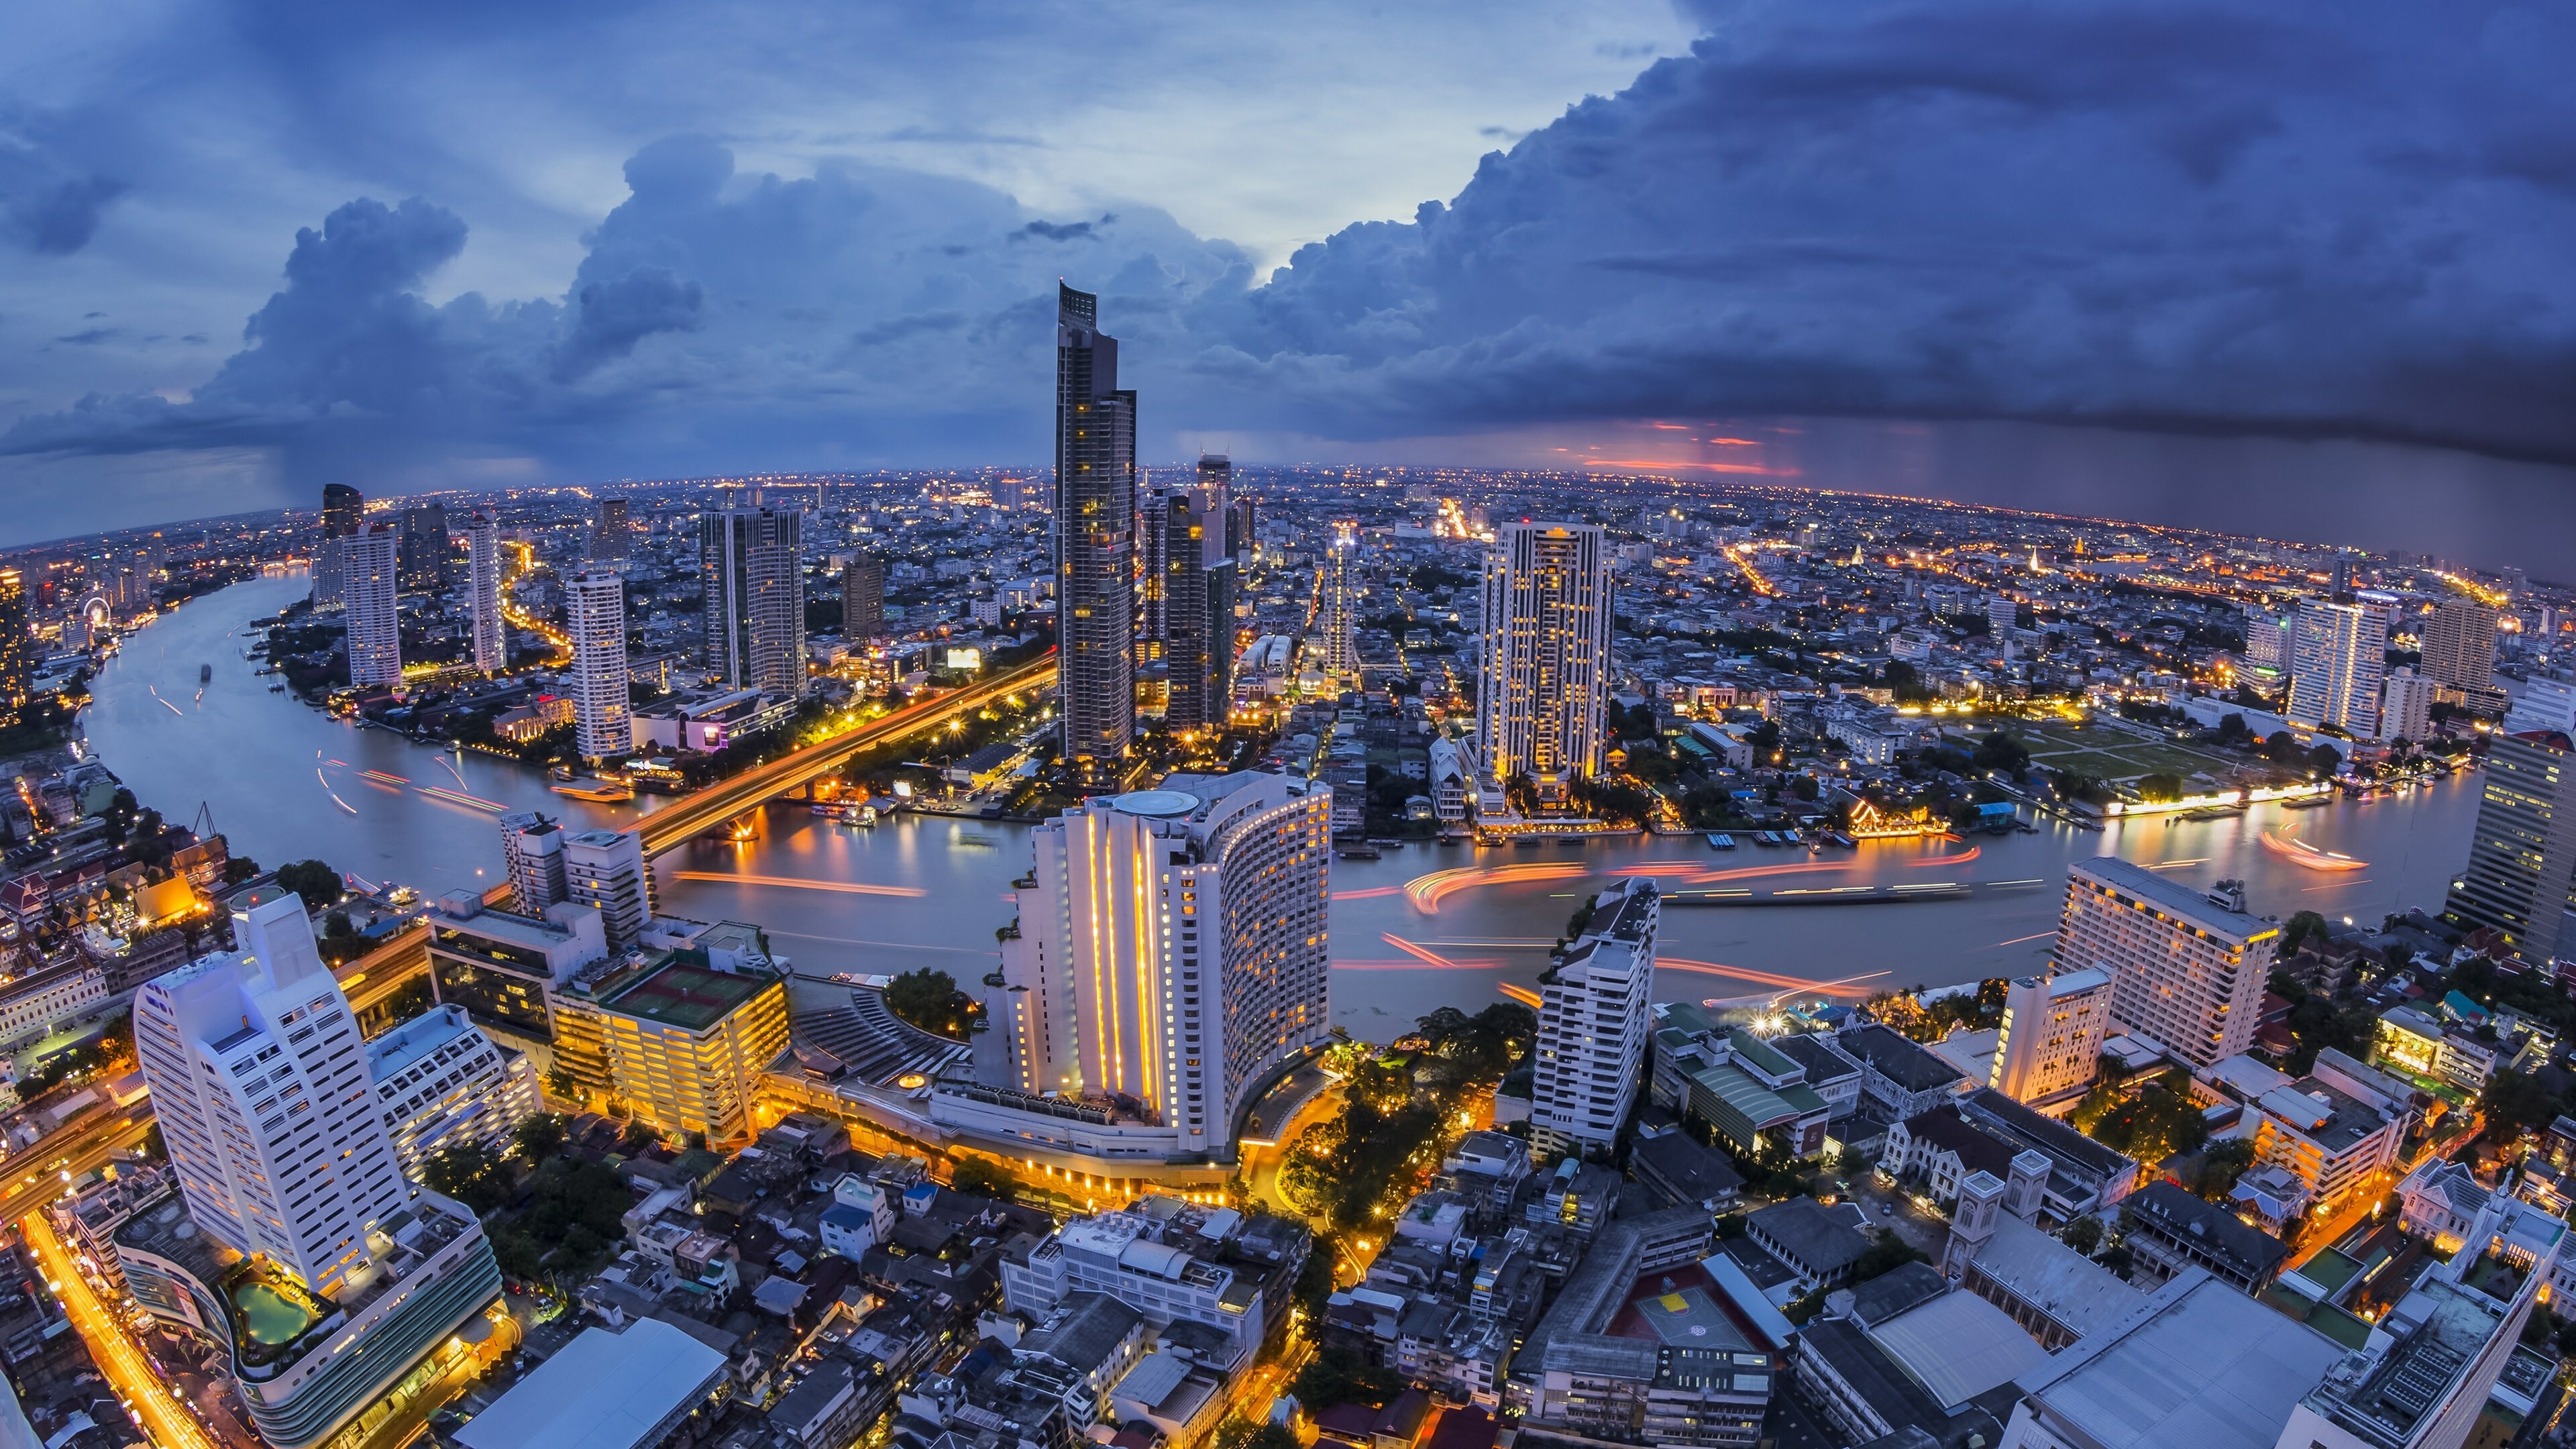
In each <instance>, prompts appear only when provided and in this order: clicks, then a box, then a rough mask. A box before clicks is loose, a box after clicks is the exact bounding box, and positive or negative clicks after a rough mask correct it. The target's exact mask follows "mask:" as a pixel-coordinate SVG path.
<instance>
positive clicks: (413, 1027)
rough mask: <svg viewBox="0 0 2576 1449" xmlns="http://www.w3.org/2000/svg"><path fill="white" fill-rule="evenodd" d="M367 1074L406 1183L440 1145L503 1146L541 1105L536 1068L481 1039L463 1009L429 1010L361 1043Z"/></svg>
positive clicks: (521, 1055) (524, 1056) (518, 1055)
mask: <svg viewBox="0 0 2576 1449" xmlns="http://www.w3.org/2000/svg"><path fill="white" fill-rule="evenodd" d="M367 1071H368V1074H369V1075H371V1076H373V1077H374V1078H375V1080H376V1099H377V1101H378V1102H380V1103H382V1104H383V1108H384V1118H385V1135H386V1136H387V1137H388V1138H389V1139H390V1140H391V1141H392V1142H393V1145H394V1156H395V1157H396V1158H397V1159H399V1160H400V1161H401V1163H402V1170H403V1175H404V1176H406V1177H413V1178H417V1177H419V1176H420V1175H421V1164H422V1163H424V1162H426V1161H428V1160H429V1157H430V1154H432V1153H434V1152H437V1151H438V1150H439V1149H440V1148H442V1147H452V1146H455V1145H457V1144H460V1143H466V1142H473V1143H478V1144H480V1145H482V1146H485V1147H489V1148H492V1149H494V1150H495V1151H499V1150H502V1149H505V1148H507V1147H508V1146H509V1142H510V1133H511V1132H512V1131H513V1130H514V1129H515V1128H517V1127H518V1125H519V1124H520V1123H521V1122H524V1121H526V1120H527V1119H528V1118H530V1117H533V1116H535V1115H536V1112H537V1107H538V1105H539V1098H538V1093H537V1067H536V1063H535V1062H534V1061H532V1060H530V1059H529V1057H528V1055H527V1053H525V1052H515V1051H511V1050H509V1049H507V1048H505V1047H502V1046H500V1045H499V1044H497V1043H495V1042H494V1041H493V1040H492V1038H490V1037H489V1036H486V1035H484V1033H483V1029H482V1028H481V1027H478V1026H476V1025H475V1024H474V1023H473V1021H472V1020H471V1019H470V1018H468V1017H467V1016H466V1014H465V1008H464V1007H461V1006H455V1005H447V1006H433V1007H431V1008H430V1009H429V1010H427V1011H424V1012H422V1013H421V1014H420V1015H418V1016H415V1017H413V1018H412V1019H411V1020H409V1021H406V1022H404V1023H403V1024H402V1025H400V1026H397V1027H395V1028H394V1029H393V1030H391V1031H388V1032H386V1033H385V1034H384V1035H382V1036H380V1037H377V1038H376V1039H375V1040H374V1041H371V1042H369V1043H367Z"/></svg>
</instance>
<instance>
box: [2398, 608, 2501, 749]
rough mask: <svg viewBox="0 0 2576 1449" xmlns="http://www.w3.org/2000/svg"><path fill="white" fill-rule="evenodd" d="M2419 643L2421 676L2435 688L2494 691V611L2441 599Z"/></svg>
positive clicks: (2412, 737)
mask: <svg viewBox="0 0 2576 1449" xmlns="http://www.w3.org/2000/svg"><path fill="white" fill-rule="evenodd" d="M2422 643H2423V648H2422V649H2421V650H2420V651H2419V652H2420V653H2421V654H2422V656H2423V663H2422V665H2421V672H2422V673H2423V674H2424V675H2426V676H2427V677H2429V678H2430V679H2431V680H2432V681H2433V682H2434V683H2435V684H2439V685H2444V686H2447V687H2448V688H2451V689H2457V690H2463V691H2466V690H2478V691H2484V690H2488V689H2492V688H2494V687H2495V653H2496V611H2495V610H2494V609H2492V608H2490V607H2489V606H2487V605H2485V604H2482V603H2479V602H2478V601H2477V600H2475V599H2467V598H2451V599H2444V600H2442V601H2441V602H2440V603H2438V604H2435V605H2434V606H2433V613H2432V616H2431V617H2430V618H2428V619H2426V620H2425V621H2424V636H2423V641H2422ZM2407 738H2408V739H2416V738H2419V736H2415V735H2408V736H2407Z"/></svg>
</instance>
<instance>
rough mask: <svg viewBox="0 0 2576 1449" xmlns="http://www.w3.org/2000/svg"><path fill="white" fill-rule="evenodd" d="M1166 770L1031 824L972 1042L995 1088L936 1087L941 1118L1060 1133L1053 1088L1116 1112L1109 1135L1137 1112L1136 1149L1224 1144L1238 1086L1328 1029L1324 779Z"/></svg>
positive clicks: (1132, 1125)
mask: <svg viewBox="0 0 2576 1449" xmlns="http://www.w3.org/2000/svg"><path fill="white" fill-rule="evenodd" d="M1165 786H1166V788H1163V789H1159V790H1140V791H1135V792H1132V793H1130V794H1125V795H1118V796H1114V797H1101V798H1095V799H1092V800H1090V801H1087V802H1085V803H1084V804H1083V805H1082V806H1081V807H1080V808H1077V809H1072V810H1067V811H1065V812H1064V813H1063V814H1062V815H1060V816H1058V817H1056V818H1055V819H1053V820H1050V821H1047V822H1046V823H1045V824H1042V825H1040V826H1038V827H1037V829H1036V830H1035V831H1034V832H1033V840H1032V846H1033V849H1034V854H1035V865H1034V867H1033V869H1032V871H1031V873H1030V876H1029V883H1028V884H1026V885H1023V886H1021V887H1020V888H1019V928H1018V930H1017V932H1016V933H1014V934H1012V935H1010V936H1008V937H1006V938H1005V939H1004V940H1003V942H1002V969H1001V972H1000V975H999V976H998V977H997V978H988V981H991V982H993V983H994V984H993V985H992V986H991V989H990V990H988V991H987V993H986V996H985V1010H986V1011H987V1012H988V1013H989V1017H988V1019H989V1020H990V1022H991V1023H992V1025H991V1027H990V1029H989V1030H987V1031H984V1032H980V1033H978V1034H977V1039H976V1047H975V1053H976V1077H977V1079H978V1080H979V1081H980V1082H982V1083H984V1084H986V1086H988V1087H993V1088H1000V1089H1003V1090H1002V1091H1001V1092H1000V1093H998V1094H987V1099H986V1100H984V1101H975V1100H967V1099H963V1098H958V1099H952V1098H950V1097H949V1096H948V1095H947V1094H944V1093H943V1094H942V1095H941V1097H940V1098H939V1099H938V1101H937V1102H936V1103H935V1104H934V1112H935V1113H936V1114H940V1115H941V1120H955V1121H958V1122H960V1123H963V1124H967V1125H969V1126H973V1127H976V1128H978V1130H984V1131H996V1130H998V1131H1003V1132H1006V1133H1011V1134H1013V1135H1030V1134H1035V1136H1036V1139H1037V1140H1046V1141H1054V1140H1057V1139H1058V1138H1060V1137H1061V1134H1062V1132H1063V1131H1064V1129H1065V1128H1066V1126H1067V1121H1055V1120H1054V1119H1052V1118H1050V1117H1049V1116H1048V1115H1047V1112H1048V1104H1047V1103H1046V1102H1045V1101H1043V1100H1042V1099H1043V1097H1044V1096H1045V1095H1047V1094H1061V1096H1062V1097H1064V1098H1067V1099H1072V1100H1075V1101H1079V1102H1080V1103H1082V1104H1084V1106H1085V1108H1086V1109H1089V1108H1093V1107H1096V1108H1098V1109H1099V1110H1100V1111H1101V1112H1103V1113H1106V1114H1109V1115H1112V1116H1115V1117H1117V1118H1118V1119H1119V1120H1120V1121H1122V1122H1124V1123H1126V1124H1129V1126H1128V1127H1122V1129H1121V1131H1120V1133H1119V1136H1118V1140H1119V1143H1120V1148H1121V1150H1124V1149H1125V1147H1126V1146H1127V1145H1128V1144H1129V1141H1130V1137H1129V1132H1130V1130H1131V1129H1132V1130H1133V1132H1134V1134H1135V1135H1134V1139H1133V1140H1134V1142H1135V1144H1136V1146H1137V1148H1138V1150H1146V1149H1148V1148H1150V1150H1152V1151H1154V1152H1157V1153H1174V1152H1222V1151H1225V1150H1227V1149H1229V1148H1230V1147H1231V1146H1232V1145H1233V1122H1234V1118H1235V1114H1236V1108H1237V1107H1238V1106H1240V1105H1241V1102H1240V1100H1239V1098H1240V1096H1241V1094H1242V1093H1243V1092H1244V1090H1245V1089H1246V1088H1247V1087H1249V1086H1250V1085H1252V1084H1253V1083H1254V1082H1256V1081H1257V1080H1258V1079H1259V1078H1260V1077H1261V1076H1262V1075H1263V1074H1264V1073H1266V1072H1268V1071H1269V1070H1270V1069H1271V1068H1272V1067H1274V1066H1276V1065H1278V1064H1279V1063H1281V1062H1282V1061H1285V1060H1287V1059H1288V1058H1289V1057H1291V1056H1293V1055H1296V1054H1298V1053H1300V1052H1303V1051H1304V1050H1306V1049H1307V1048H1308V1047H1311V1046H1316V1045H1319V1044H1321V1043H1322V1042H1323V1041H1324V1040H1325V1039H1326V1037H1327V1034H1328V1033H1329V1031H1330V1030H1331V1024H1332V1020H1331V1017H1332V1014H1331V1011H1330V1010H1329V991H1330V988H1329V985H1328V983H1327V980H1326V973H1325V960H1326V955H1327V948H1326V939H1325V919H1326V912H1327V910H1328V908H1329V907H1328V899H1329V888H1330V881H1329V876H1330V855H1331V852H1330V849H1329V840H1330V835H1331V829H1332V809H1333V805H1332V792H1331V791H1329V790H1325V789H1320V788H1316V789H1309V788H1308V786H1307V784H1306V782H1305V781H1303V780H1292V779H1290V778H1288V777H1286V776H1284V775H1269V774H1258V773H1252V772H1240V773H1236V774H1232V775H1225V776H1206V775H1175V776H1173V777H1172V778H1171V779H1170V780H1168V781H1166V782H1165ZM1070 1107H1071V1102H1070V1101H1069V1102H1068V1103H1067V1109H1070ZM1061 1115H1062V1114H1061V1112H1059V1113H1058V1116H1061ZM1070 1120H1072V1119H1068V1121H1070ZM1152 1129H1160V1131H1159V1132H1158V1133H1152V1135H1151V1136H1150V1137H1149V1136H1148V1133H1151V1132H1152ZM1062 1140H1064V1141H1065V1142H1066V1143H1067V1145H1072V1144H1071V1139H1069V1138H1066V1139H1062ZM1084 1150H1090V1149H1084Z"/></svg>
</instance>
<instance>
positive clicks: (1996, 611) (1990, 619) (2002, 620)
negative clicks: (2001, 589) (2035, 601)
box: [1986, 594, 2021, 639]
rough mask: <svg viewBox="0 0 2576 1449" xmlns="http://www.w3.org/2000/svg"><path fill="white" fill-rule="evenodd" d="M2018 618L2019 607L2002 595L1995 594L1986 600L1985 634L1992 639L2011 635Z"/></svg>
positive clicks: (2019, 613)
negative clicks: (1990, 635)
mask: <svg viewBox="0 0 2576 1449" xmlns="http://www.w3.org/2000/svg"><path fill="white" fill-rule="evenodd" d="M2020 618H2021V605H2019V604H2018V603H2015V602H2014V601H2013V600H2011V599H2009V598H2006V597H2005V596H2004V595H2002V594H1996V595H1994V596H1993V597H1991V598H1989V599H1987V600H1986V632H1987V633H1989V634H1992V635H1993V636H1994V637H1996V638H1998V639H2000V638H2002V637H2004V636H2005V635H2006V634H2009V633H2011V632H2012V628H2013V625H2014V624H2015V623H2016V622H2017V621H2018V620H2019V619H2020Z"/></svg>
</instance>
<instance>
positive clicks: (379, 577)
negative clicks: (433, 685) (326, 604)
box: [339, 523, 402, 689]
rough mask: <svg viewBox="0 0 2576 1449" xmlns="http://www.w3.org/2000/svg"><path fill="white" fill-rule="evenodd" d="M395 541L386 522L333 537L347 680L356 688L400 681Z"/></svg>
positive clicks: (397, 539) (399, 536)
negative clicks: (337, 556)
mask: <svg viewBox="0 0 2576 1449" xmlns="http://www.w3.org/2000/svg"><path fill="white" fill-rule="evenodd" d="M401 544H402V533H401V531H400V530H399V529H397V528H395V527H394V526H393V525H392V524H390V523H374V524H369V525H367V526H366V527H364V528H361V529H359V530H358V531H357V532H356V533H353V534H350V535H349V536H348V537H346V538H343V539H341V540H339V554H340V602H341V603H342V604H343V605H344V606H345V609H346V612H345V614H344V615H343V618H344V619H345V621H346V624H345V627H346V628H347V630H348V653H349V683H350V684H352V685H354V686H356V687H358V688H360V689H364V688H367V687H368V686H370V685H393V684H400V683H402V609H401V605H400V598H401V579H400V573H399V571H400V568H401Z"/></svg>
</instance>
